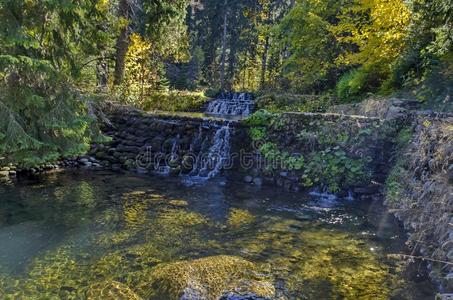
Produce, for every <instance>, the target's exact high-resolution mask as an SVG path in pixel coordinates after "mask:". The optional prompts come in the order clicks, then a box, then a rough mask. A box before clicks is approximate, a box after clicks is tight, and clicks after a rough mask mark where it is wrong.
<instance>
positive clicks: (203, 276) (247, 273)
mask: <svg viewBox="0 0 453 300" xmlns="http://www.w3.org/2000/svg"><path fill="white" fill-rule="evenodd" d="M255 271H256V266H255V265H254V264H253V263H251V262H249V261H247V260H245V259H242V258H240V257H235V256H226V255H220V256H211V257H206V258H201V259H196V260H191V261H179V262H175V263H170V264H166V265H162V266H158V267H157V268H156V269H155V270H154V271H153V272H152V274H151V282H150V284H149V286H148V288H147V290H151V291H153V292H152V293H153V295H151V296H150V297H151V299H184V300H195V299H197V300H203V299H219V298H221V297H222V296H223V295H224V293H225V292H227V291H239V292H241V293H244V294H246V293H250V294H254V295H256V296H257V297H263V298H272V297H273V295H274V294H275V289H274V286H273V285H272V283H270V282H269V281H266V280H264V279H263V278H258V277H259V276H257V275H256V274H257V272H255ZM257 299H259V298H257Z"/></svg>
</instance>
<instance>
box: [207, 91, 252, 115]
mask: <svg viewBox="0 0 453 300" xmlns="http://www.w3.org/2000/svg"><path fill="white" fill-rule="evenodd" d="M254 108H255V102H254V101H253V96H252V94H250V93H232V92H229V93H221V94H220V95H219V96H218V97H217V98H216V99H215V100H213V101H211V102H209V104H208V108H207V110H206V113H207V114H211V115H222V116H244V117H246V116H248V115H250V114H251V113H252V112H253V109H254Z"/></svg>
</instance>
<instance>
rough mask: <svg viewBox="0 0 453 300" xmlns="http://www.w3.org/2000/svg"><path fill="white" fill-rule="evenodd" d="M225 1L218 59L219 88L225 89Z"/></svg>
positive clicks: (225, 3) (226, 11)
mask: <svg viewBox="0 0 453 300" xmlns="http://www.w3.org/2000/svg"><path fill="white" fill-rule="evenodd" d="M227 4H228V3H227V0H225V2H224V8H225V12H224V15H223V37H222V56H221V59H220V87H221V89H222V90H223V89H224V88H225V59H226V41H227V13H228V10H227Z"/></svg>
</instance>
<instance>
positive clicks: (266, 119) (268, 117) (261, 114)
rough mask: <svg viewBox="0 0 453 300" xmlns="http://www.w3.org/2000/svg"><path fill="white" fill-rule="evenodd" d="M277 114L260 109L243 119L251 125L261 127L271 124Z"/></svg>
mask: <svg viewBox="0 0 453 300" xmlns="http://www.w3.org/2000/svg"><path fill="white" fill-rule="evenodd" d="M276 116H277V115H276V114H274V113H271V112H268V111H267V110H264V109H260V110H258V111H257V112H255V113H254V114H253V115H251V116H250V117H248V118H247V119H246V120H245V124H247V125H249V126H251V127H263V126H268V125H270V124H271V122H272V120H274V118H275V117H276Z"/></svg>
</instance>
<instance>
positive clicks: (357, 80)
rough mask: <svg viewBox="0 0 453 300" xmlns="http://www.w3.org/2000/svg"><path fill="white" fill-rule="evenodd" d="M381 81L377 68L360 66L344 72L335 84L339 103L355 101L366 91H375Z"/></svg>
mask: <svg viewBox="0 0 453 300" xmlns="http://www.w3.org/2000/svg"><path fill="white" fill-rule="evenodd" d="M381 81H382V74H381V73H380V71H379V69H378V68H375V69H373V68H368V67H361V68H358V69H355V70H352V71H349V72H347V73H345V74H344V75H343V76H342V77H341V79H340V81H339V82H338V83H337V86H336V95H337V97H338V99H339V102H341V103H352V102H357V101H359V100H361V99H362V97H363V96H365V94H366V93H369V92H375V91H376V90H377V89H378V88H379V86H380V82H381Z"/></svg>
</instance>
